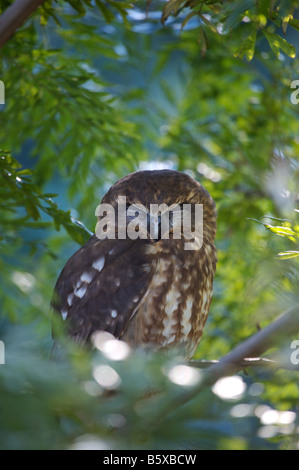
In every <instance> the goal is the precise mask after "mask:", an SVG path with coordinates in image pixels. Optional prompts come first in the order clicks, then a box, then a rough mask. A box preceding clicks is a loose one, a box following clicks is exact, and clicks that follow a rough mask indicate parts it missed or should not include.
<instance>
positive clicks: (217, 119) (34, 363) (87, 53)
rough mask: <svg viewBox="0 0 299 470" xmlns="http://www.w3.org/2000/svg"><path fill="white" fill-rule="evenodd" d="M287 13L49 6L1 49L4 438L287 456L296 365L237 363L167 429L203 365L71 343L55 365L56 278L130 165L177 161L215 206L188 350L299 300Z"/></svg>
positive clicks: (298, 75)
mask: <svg viewBox="0 0 299 470" xmlns="http://www.w3.org/2000/svg"><path fill="white" fill-rule="evenodd" d="M12 3H13V1H12V0H9V1H4V2H2V5H1V7H0V13H3V11H4V10H5V8H6V7H7V6H9V5H11V4H12ZM298 7H299V5H298V1H289V0H285V1H281V2H279V1H276V2H275V1H274V2H273V1H264V2H255V1H250V0H249V1H248V0H247V1H246V0H241V1H238V2H237V1H231V2H226V1H225V2H223V3H221V2H217V1H200V0H194V1H192V2H187V3H186V2H184V1H181V0H171V1H170V2H167V3H166V2H164V1H161V0H155V1H152V2H148V3H147V4H146V2H141V1H133V2H130V3H127V2H126V1H112V0H107V1H104V0H103V1H102V0H95V1H93V0H86V1H83V0H72V1H71V0H68V1H62V0H61V1H58V2H52V1H50V0H48V1H46V2H45V3H44V4H43V6H42V7H40V8H39V9H38V10H37V11H36V12H35V13H34V15H32V16H31V17H30V18H29V19H28V20H27V22H26V23H25V24H24V25H23V26H22V27H21V28H20V29H19V30H18V31H17V32H16V34H15V35H14V36H13V38H11V39H10V40H9V41H8V42H7V43H6V44H5V45H4V47H3V48H2V49H1V50H0V54H1V64H0V80H2V81H3V83H4V85H5V104H3V105H0V149H1V150H0V178H1V185H0V208H1V216H0V252H1V259H0V271H1V292H0V296H1V297H0V302H1V317H0V340H2V341H3V342H4V344H5V365H0V397H1V399H0V448H3V449H18V448H19V449H20V448H21V449H40V448H42V449H57V448H88V447H92V448H96V449H138V448H145V449H177V448H179V449H183V448H184V449H202V448H207V449H210V448H211V449H256V448H258V449H268V448H274V449H296V448H298V443H299V436H298V432H299V431H298V429H299V419H298V398H299V392H298V372H290V371H286V370H279V371H277V372H275V373H274V372H273V371H269V370H265V369H263V368H254V369H250V370H247V373H246V374H245V373H241V374H239V375H238V376H237V377H233V378H231V380H232V381H231V382H227V383H226V386H227V387H228V389H229V392H228V394H225V383H222V385H223V387H222V389H221V383H220V384H218V391H217V387H216V388H215V387H214V389H211V390H209V389H207V390H205V391H204V392H202V393H200V394H199V395H198V396H197V397H196V398H195V399H193V400H192V401H190V402H188V403H187V404H185V405H184V406H178V407H177V409H176V410H174V412H173V413H171V414H170V415H168V416H167V417H165V419H164V420H162V421H161V420H159V419H158V417H159V416H160V412H161V410H163V407H164V406H165V402H167V401H168V399H169V397H176V396H179V395H180V393H181V392H182V390H184V388H186V387H187V388H188V387H192V383H193V382H192V381H193V379H194V383H195V382H196V381H197V380H198V377H199V376H197V375H196V374H197V371H196V374H195V375H194V377H193V376H192V374H191V378H190V381H189V382H188V378H187V379H186V382H184V380H183V381H180V379H178V380H177V379H176V378H174V377H180V374H177V375H176V374H173V373H172V372H173V370H174V371H176V369H174V368H175V367H176V359H175V358H170V357H168V358H163V357H159V356H157V355H153V356H146V357H140V356H138V357H136V355H134V353H131V354H130V356H129V357H128V358H127V359H122V360H119V361H115V360H113V358H111V357H110V356H109V354H108V355H107V354H106V355H105V351H104V352H103V351H101V350H100V351H96V352H93V353H90V352H88V351H81V350H77V349H76V348H75V347H74V346H73V345H68V348H67V353H66V357H65V358H64V360H62V361H59V362H54V363H53V361H51V360H50V359H49V354H50V350H51V345H52V338H51V317H50V312H49V303H50V299H51V296H52V292H53V287H54V285H55V282H56V279H57V277H58V275H59V273H60V270H61V269H62V267H63V266H64V264H65V262H66V261H67V260H68V258H69V256H70V255H71V254H72V253H73V252H74V251H75V250H76V249H78V247H79V245H80V244H82V243H84V241H86V240H87V239H88V238H89V236H90V233H92V232H93V231H94V228H95V222H96V220H95V215H94V211H95V208H96V206H97V205H98V204H99V201H100V199H101V197H102V196H103V195H104V193H105V192H106V190H107V189H108V188H109V187H110V186H111V185H112V184H113V183H114V182H115V181H116V180H117V179H118V178H120V177H122V176H124V175H125V174H127V173H130V172H132V171H136V170H138V169H160V168H171V169H176V170H179V171H185V172H187V173H188V174H190V175H191V176H193V177H194V178H195V179H197V180H198V181H200V182H201V183H202V184H203V185H204V187H205V188H206V189H207V190H208V191H209V192H210V193H211V195H212V196H213V197H214V199H215V201H216V205H217V209H218V232H217V239H216V244H217V249H218V258H219V261H218V266H217V273H216V278H215V283H214V296H213V302H212V306H211V310H210V316H209V319H208V323H207V326H206V329H205V333H204V336H203V339H202V341H201V343H200V346H199V348H198V351H197V352H196V355H195V358H198V359H207V360H213V359H220V358H221V357H222V356H223V355H225V354H226V353H228V352H229V351H230V350H231V349H232V348H233V347H235V346H236V345H238V344H239V343H241V342H242V341H243V340H245V339H246V338H247V337H248V336H250V335H252V334H253V333H255V332H256V331H257V329H258V328H263V327H265V326H266V325H267V324H269V323H270V322H271V321H272V320H273V319H274V318H275V317H276V316H277V315H278V314H279V313H280V312H282V311H284V310H286V309H287V308H289V307H291V306H293V305H294V304H296V302H298V297H299V296H298V260H299V257H297V256H296V252H299V242H298V240H299V222H298V209H299V190H298V188H299V184H298V182H299V159H298V151H299V135H298V113H299V104H298V101H299V96H298V93H297V95H296V88H299V87H298V86H297V87H296V88H292V87H291V84H292V82H293V81H294V80H298V79H299V67H298V61H297V59H296V45H297V44H298V38H299V33H298V30H299V11H298ZM161 17H162V23H163V25H162V24H161ZM292 93H293V100H292V101H293V102H292V101H291V97H292ZM296 97H298V99H296ZM277 227H280V228H277ZM282 339H284V343H283V344H282V345H278V348H277V350H276V351H270V354H269V355H267V357H272V356H273V354H274V356H273V357H277V355H278V356H279V357H280V356H281V355H283V351H284V353H285V354H286V356H287V355H290V351H291V350H290V343H291V340H292V339H296V336H294V338H282ZM297 339H299V332H298V335H297ZM271 355H272V356H271ZM102 366H105V367H106V369H101V367H102ZM107 367H108V369H107ZM99 368H100V369H99ZM99 370H100V371H101V370H102V371H104V372H105V374H104V375H106V376H107V377H110V378H111V380H112V382H111V383H112V385H111V383H110V386H109V385H107V383H106V384H105V383H104V382H102V381H101V373H100V372H99ZM188 370H189V369H188ZM189 372H190V371H189ZM113 374H114V375H113ZM115 374H116V375H115ZM99 377H100V378H99ZM192 377H193V378H192ZM113 378H114V382H113ZM219 387H220V388H219ZM149 390H160V391H161V393H158V394H157V395H156V394H155V393H154V396H153V397H152V398H151V399H149V400H148V399H147V398H146V395H147V393H148V391H149ZM219 390H220V392H219ZM221 390H222V391H221ZM162 391H163V392H162ZM178 403H179V399H178ZM155 417H156V418H157V419H156V420H155V419H154V418H155Z"/></svg>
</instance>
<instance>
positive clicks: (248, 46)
mask: <svg viewBox="0 0 299 470" xmlns="http://www.w3.org/2000/svg"><path fill="white" fill-rule="evenodd" d="M256 32H257V25H256V24H255V23H254V24H253V28H252V32H251V33H250V34H249V36H248V37H247V38H246V39H245V41H243V42H242V44H241V46H240V47H239V49H238V50H237V51H236V52H235V54H234V56H235V57H239V58H240V59H242V58H243V57H244V56H246V59H247V60H248V61H249V62H250V61H251V60H252V58H253V55H254V49H255V41H256Z"/></svg>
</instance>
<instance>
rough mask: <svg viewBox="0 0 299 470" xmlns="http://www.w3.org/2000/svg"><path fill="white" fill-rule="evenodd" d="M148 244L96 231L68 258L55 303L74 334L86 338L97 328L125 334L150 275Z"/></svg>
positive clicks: (55, 295)
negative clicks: (100, 235)
mask: <svg viewBox="0 0 299 470" xmlns="http://www.w3.org/2000/svg"><path fill="white" fill-rule="evenodd" d="M147 243H148V241H146V240H140V239H137V240H130V239H125V240H109V239H105V240H99V239H98V238H97V237H96V236H93V237H92V238H91V239H90V240H89V241H88V242H87V243H86V244H85V245H84V246H82V247H81V248H80V249H79V250H78V251H77V252H76V253H75V254H74V255H73V256H72V257H71V258H70V259H69V261H68V262H67V263H66V265H65V267H64V269H63V270H62V272H61V274H60V276H59V278H58V280H57V283H56V286H55V291H54V295H53V299H52V307H53V309H54V310H55V311H56V312H58V313H60V315H61V316H62V318H63V320H65V322H66V324H67V331H68V333H69V334H70V335H71V336H72V337H73V338H74V339H76V340H78V341H80V342H81V341H82V342H85V341H87V340H88V339H89V338H90V336H91V334H92V333H93V332H94V331H97V330H104V331H107V332H109V333H111V334H113V335H114V336H115V337H116V338H120V337H121V336H122V335H123V333H124V332H125V331H126V328H127V327H128V324H129V322H130V319H131V318H132V316H133V315H134V313H135V311H136V310H137V309H138V306H139V304H140V302H141V300H142V298H143V296H144V295H145V293H146V292H147V288H148V285H149V283H150V280H151V277H152V269H151V265H150V259H149V255H148V254H147V252H146V245H147Z"/></svg>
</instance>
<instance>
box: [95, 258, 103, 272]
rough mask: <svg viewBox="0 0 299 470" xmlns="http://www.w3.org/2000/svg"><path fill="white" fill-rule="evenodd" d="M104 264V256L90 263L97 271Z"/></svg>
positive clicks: (100, 269)
mask: <svg viewBox="0 0 299 470" xmlns="http://www.w3.org/2000/svg"><path fill="white" fill-rule="evenodd" d="M104 264H105V258H104V256H101V258H98V259H97V260H96V261H94V262H93V263H92V267H93V268H94V269H96V270H97V271H99V272H101V271H102V269H103V267H104Z"/></svg>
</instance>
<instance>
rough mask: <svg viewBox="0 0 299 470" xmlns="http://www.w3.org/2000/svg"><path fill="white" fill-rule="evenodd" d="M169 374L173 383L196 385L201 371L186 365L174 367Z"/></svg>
mask: <svg viewBox="0 0 299 470" xmlns="http://www.w3.org/2000/svg"><path fill="white" fill-rule="evenodd" d="M167 376H168V378H169V380H171V381H172V382H173V383H175V384H177V385H183V386H187V387H189V386H192V385H196V384H197V383H198V382H199V380H200V372H199V371H198V370H196V369H194V368H193V367H189V366H184V365H178V366H174V367H172V368H171V369H170V370H169V371H168V373H167Z"/></svg>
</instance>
